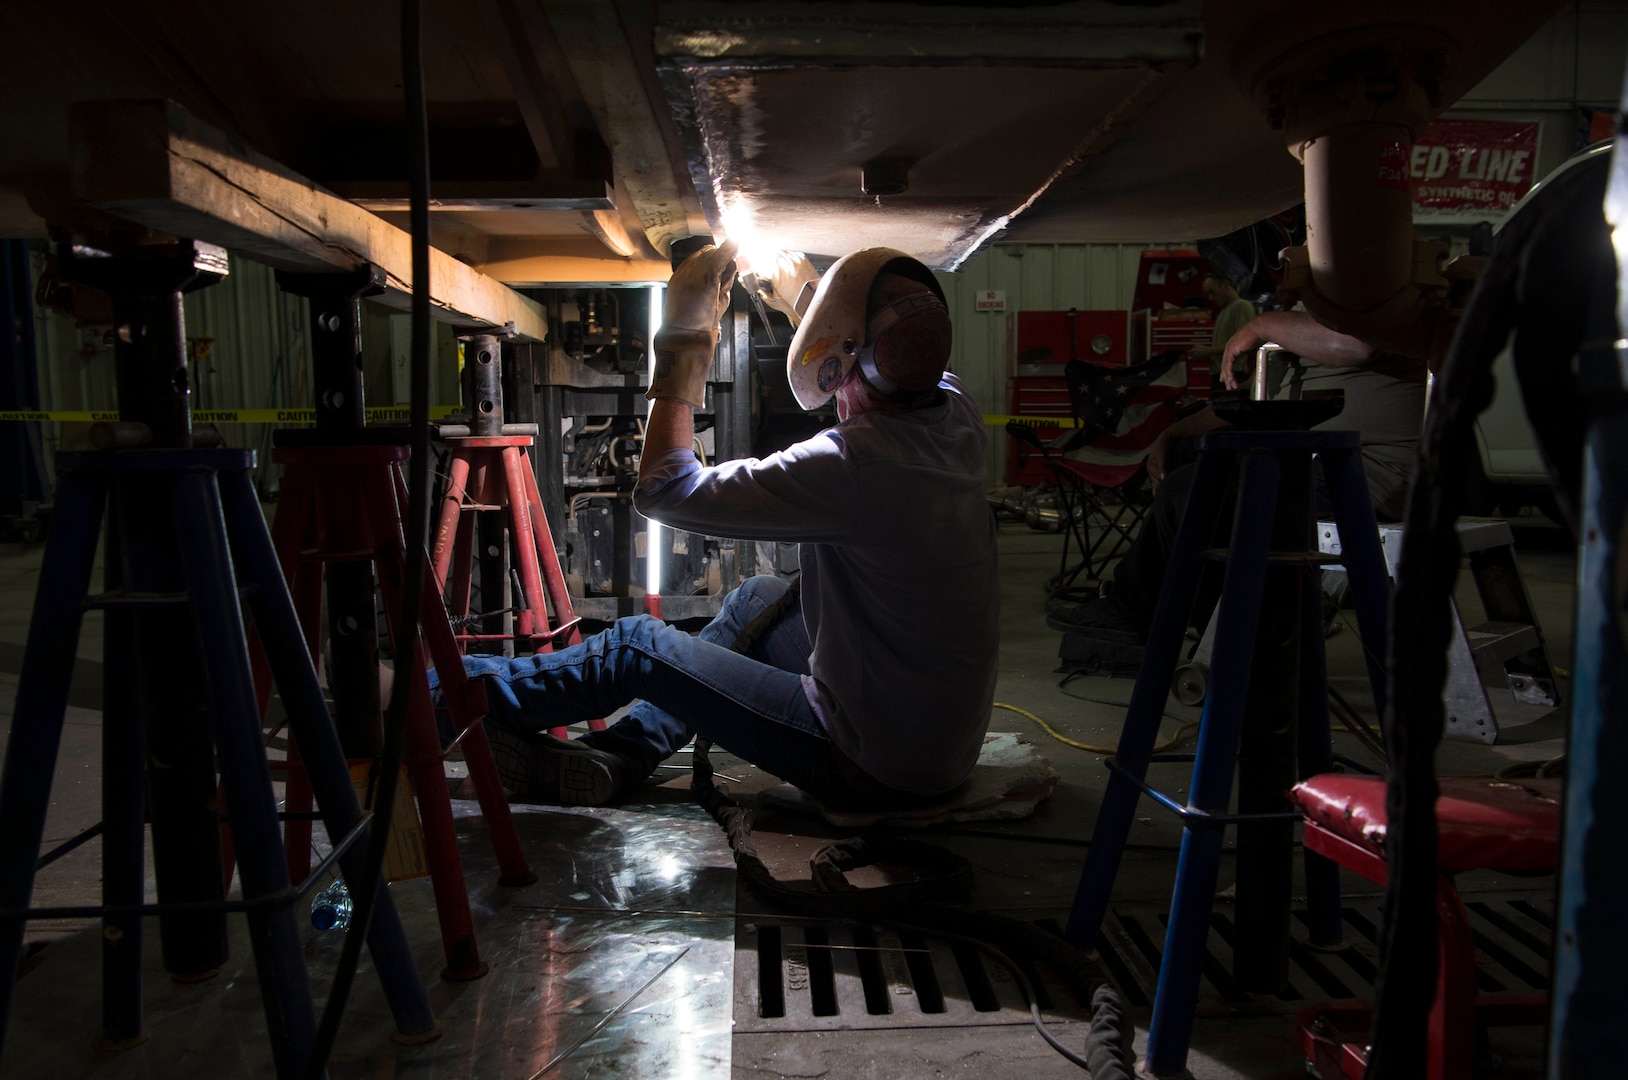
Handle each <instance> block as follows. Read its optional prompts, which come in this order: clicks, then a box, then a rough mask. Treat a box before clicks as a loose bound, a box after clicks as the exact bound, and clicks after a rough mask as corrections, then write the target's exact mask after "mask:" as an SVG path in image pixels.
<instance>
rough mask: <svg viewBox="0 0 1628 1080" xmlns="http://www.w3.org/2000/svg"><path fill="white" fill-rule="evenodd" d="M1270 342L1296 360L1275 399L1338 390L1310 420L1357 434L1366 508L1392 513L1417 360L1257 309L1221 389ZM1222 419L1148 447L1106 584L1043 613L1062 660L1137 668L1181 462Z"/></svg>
mask: <svg viewBox="0 0 1628 1080" xmlns="http://www.w3.org/2000/svg"><path fill="white" fill-rule="evenodd" d="M1269 341H1270V342H1275V343H1276V344H1279V345H1282V346H1283V347H1284V348H1285V349H1287V350H1288V351H1289V352H1292V353H1294V354H1296V355H1297V356H1298V357H1299V362H1298V364H1297V365H1296V367H1295V369H1294V370H1293V371H1292V373H1291V374H1290V375H1289V377H1288V378H1287V379H1286V380H1285V385H1284V386H1283V388H1282V389H1281V390H1280V391H1279V393H1278V395H1277V396H1278V397H1279V398H1288V397H1293V396H1297V395H1298V394H1300V393H1303V392H1306V391H1312V390H1341V391H1343V392H1344V394H1345V407H1344V408H1343V409H1342V410H1341V412H1340V414H1339V415H1338V416H1335V417H1334V418H1333V419H1331V420H1327V421H1325V422H1323V423H1321V424H1318V425H1316V427H1317V428H1321V429H1327V430H1331V431H1352V430H1354V431H1357V432H1358V433H1359V434H1360V435H1361V437H1362V465H1363V472H1364V474H1365V475H1366V477H1367V480H1368V495H1369V499H1370V500H1371V501H1372V503H1373V506H1374V514H1375V516H1376V517H1377V518H1378V519H1379V520H1380V521H1396V520H1399V519H1400V518H1401V516H1402V511H1403V509H1404V506H1405V500H1406V497H1407V486H1408V479H1409V476H1410V475H1411V472H1412V467H1413V454H1414V448H1415V446H1416V444H1417V442H1418V437H1419V428H1420V425H1421V422H1422V421H1423V419H1424V405H1425V386H1426V365H1425V362H1424V361H1423V360H1415V359H1411V358H1408V357H1403V356H1397V355H1395V354H1391V353H1382V352H1380V351H1379V350H1377V349H1375V348H1374V347H1373V346H1371V345H1368V344H1367V343H1366V342H1363V341H1359V340H1358V339H1356V338H1354V337H1351V336H1349V335H1347V334H1341V333H1338V332H1337V331H1334V330H1330V329H1329V328H1328V327H1326V326H1323V325H1322V324H1321V323H1319V322H1317V320H1316V319H1314V318H1312V316H1311V315H1309V314H1307V313H1305V312H1303V311H1271V312H1265V313H1263V314H1261V315H1258V316H1256V317H1255V318H1254V319H1253V320H1252V321H1251V322H1249V323H1248V324H1247V325H1246V326H1245V327H1244V328H1243V329H1242V330H1239V331H1238V332H1237V333H1235V334H1234V335H1233V336H1232V337H1231V338H1230V339H1229V340H1228V342H1227V346H1226V353H1225V360H1224V362H1223V365H1222V369H1221V374H1222V380H1223V382H1224V383H1225V385H1226V386H1227V388H1228V389H1237V387H1238V377H1237V367H1236V365H1238V364H1239V363H1240V362H1244V363H1245V364H1246V366H1247V362H1248V361H1249V360H1250V359H1251V358H1252V357H1254V355H1255V351H1256V349H1257V348H1259V347H1260V346H1261V345H1263V344H1265V343H1266V342H1269ZM1225 426H1226V422H1225V421H1224V420H1222V419H1221V418H1220V417H1219V416H1217V415H1216V414H1215V413H1214V412H1213V411H1212V410H1210V409H1209V408H1205V409H1204V410H1202V411H1201V412H1197V413H1194V414H1192V415H1191V416H1188V417H1185V418H1183V419H1182V420H1179V421H1177V422H1176V423H1175V424H1173V425H1171V426H1170V427H1169V428H1167V429H1166V430H1165V431H1164V432H1163V434H1161V435H1160V437H1159V439H1158V440H1157V441H1156V442H1155V444H1154V446H1153V447H1152V449H1151V450H1150V451H1149V453H1148V458H1147V471H1148V479H1149V481H1150V482H1151V483H1152V485H1153V489H1154V494H1153V505H1152V506H1151V507H1150V508H1149V511H1148V515H1147V522H1146V524H1144V525H1143V526H1142V530H1141V532H1139V533H1137V535H1136V539H1135V540H1134V541H1133V542H1132V543H1131V546H1130V548H1129V549H1128V550H1127V551H1126V553H1125V556H1124V557H1123V558H1122V559H1120V561H1119V563H1118V565H1116V566H1115V567H1114V575H1113V579H1112V581H1111V582H1110V583H1108V584H1109V586H1110V587H1108V588H1105V590H1104V595H1102V596H1100V597H1098V598H1096V599H1094V600H1088V601H1085V602H1084V603H1078V604H1068V605H1063V606H1059V607H1056V608H1054V609H1052V610H1049V611H1048V612H1047V615H1046V624H1047V625H1048V626H1050V627H1052V628H1053V629H1055V630H1061V631H1062V632H1063V633H1064V635H1065V638H1064V646H1063V659H1064V662H1065V664H1066V665H1067V666H1069V667H1071V668H1073V669H1075V670H1078V671H1081V672H1084V673H1087V674H1101V675H1115V676H1123V677H1127V678H1131V677H1134V676H1135V675H1136V673H1137V671H1138V669H1139V668H1140V666H1141V662H1142V653H1143V651H1144V646H1145V644H1146V641H1147V632H1148V628H1149V626H1150V625H1151V624H1152V622H1153V610H1154V607H1155V606H1156V605H1157V604H1158V602H1159V590H1160V588H1161V586H1162V585H1163V583H1164V573H1165V568H1166V566H1167V565H1168V564H1169V561H1170V551H1171V548H1172V547H1173V546H1174V545H1175V539H1176V530H1177V528H1178V527H1179V526H1180V525H1181V516H1182V510H1183V509H1184V508H1185V507H1186V505H1187V496H1188V493H1189V492H1190V491H1191V490H1192V483H1193V478H1194V476H1195V474H1196V472H1197V469H1196V467H1195V466H1194V465H1192V464H1190V462H1192V460H1193V456H1194V454H1195V452H1196V445H1195V440H1196V437H1197V436H1199V435H1203V434H1205V433H1206V432H1209V431H1215V430H1218V429H1220V428H1223V427H1225ZM1313 475H1314V477H1315V480H1316V499H1317V514H1318V518H1319V519H1320V520H1324V521H1326V520H1328V519H1329V518H1330V517H1331V516H1332V512H1333V510H1332V506H1331V505H1330V503H1329V501H1328V492H1327V487H1326V486H1325V484H1324V483H1323V476H1322V470H1321V468H1319V467H1317V466H1316V465H1315V464H1314V466H1313ZM1223 505H1224V506H1225V511H1224V513H1225V515H1226V520H1227V521H1230V520H1231V513H1232V508H1231V506H1230V505H1229V504H1228V502H1227V500H1223ZM1220 590H1221V582H1220V574H1219V573H1213V572H1207V573H1206V574H1205V575H1204V578H1203V579H1202V584H1201V585H1200V588H1199V595H1198V597H1197V599H1196V600H1195V602H1194V605H1193V613H1192V614H1193V617H1194V618H1195V619H1196V620H1197V621H1198V624H1199V625H1201V626H1202V625H1203V624H1204V623H1205V622H1207V621H1208V619H1209V613H1210V611H1212V610H1213V609H1214V607H1215V602H1216V599H1217V598H1218V597H1219V596H1220Z"/></svg>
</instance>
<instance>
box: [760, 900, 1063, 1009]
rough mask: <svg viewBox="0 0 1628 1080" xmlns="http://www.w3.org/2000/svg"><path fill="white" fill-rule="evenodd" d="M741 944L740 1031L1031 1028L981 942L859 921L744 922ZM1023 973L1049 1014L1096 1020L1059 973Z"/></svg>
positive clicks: (1009, 980)
mask: <svg viewBox="0 0 1628 1080" xmlns="http://www.w3.org/2000/svg"><path fill="white" fill-rule="evenodd" d="M735 943H736V944H735V948H736V957H735V1030H736V1031H743V1032H744V1031H807V1030H820V1029H827V1028H829V1029H838V1028H840V1029H844V1030H848V1029H867V1028H895V1027H969V1026H974V1025H981V1024H1027V1023H1029V1006H1028V1003H1027V1002H1026V1001H1025V1000H1024V997H1023V992H1022V990H1021V989H1020V988H1019V986H1018V983H1017V981H1016V980H1015V979H1014V978H1013V977H1012V974H1011V972H1010V971H1008V970H1007V969H1006V967H1005V966H1004V965H1001V964H998V963H996V962H994V961H993V960H991V959H990V958H989V957H988V956H987V955H986V954H984V953H983V952H982V951H981V950H979V949H977V948H975V947H974V946H972V945H966V944H962V943H959V942H949V941H943V940H940V939H937V938H934V937H931V936H929V935H921V934H916V933H913V932H910V931H895V930H891V929H886V928H880V927H872V926H866V925H856V924H851V923H829V924H827V923H821V924H799V923H793V922H786V923H776V922H768V921H763V920H758V921H753V922H745V921H743V922H741V923H740V924H739V926H738V928H737V932H736V937H735ZM1023 972H1024V976H1025V977H1026V978H1028V979H1029V981H1030V983H1031V984H1032V985H1033V986H1034V987H1035V989H1036V993H1037V996H1038V997H1039V999H1040V1007H1041V1010H1042V1011H1043V1012H1044V1013H1045V1014H1046V1015H1047V1016H1048V1017H1052V1018H1055V1019H1058V1020H1084V1019H1087V1018H1088V1017H1089V1013H1088V1011H1087V1010H1086V1009H1084V1008H1082V1007H1081V1006H1080V1004H1079V1003H1078V1002H1076V1001H1075V1000H1074V997H1073V995H1072V994H1070V993H1069V991H1068V989H1067V987H1065V986H1063V985H1062V983H1061V982H1060V981H1059V980H1056V979H1055V978H1054V977H1053V976H1052V974H1051V973H1050V972H1036V971H1035V970H1033V969H1032V968H1031V967H1030V966H1028V965H1025V966H1024V968H1023Z"/></svg>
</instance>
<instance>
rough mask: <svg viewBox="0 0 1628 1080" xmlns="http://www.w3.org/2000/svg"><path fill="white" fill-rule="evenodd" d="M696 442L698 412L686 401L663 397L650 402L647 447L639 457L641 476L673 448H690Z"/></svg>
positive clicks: (645, 437) (645, 440) (646, 427)
mask: <svg viewBox="0 0 1628 1080" xmlns="http://www.w3.org/2000/svg"><path fill="white" fill-rule="evenodd" d="M694 445H695V413H694V412H693V411H692V410H691V409H690V407H689V406H688V405H686V404H684V403H683V402H682V401H673V400H669V399H666V398H660V399H657V400H655V401H652V402H651V403H650V416H649V418H648V419H647V420H646V421H645V425H644V451H643V452H642V453H641V455H640V457H639V479H641V480H642V479H644V472H645V469H646V468H648V467H649V466H650V463H651V462H654V461H655V460H656V459H657V458H659V457H661V456H662V455H663V454H665V453H666V452H667V451H669V450H679V449H682V450H689V449H691V448H692V447H693V446H694Z"/></svg>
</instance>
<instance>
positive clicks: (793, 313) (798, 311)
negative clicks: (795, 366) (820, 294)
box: [751, 251, 820, 326]
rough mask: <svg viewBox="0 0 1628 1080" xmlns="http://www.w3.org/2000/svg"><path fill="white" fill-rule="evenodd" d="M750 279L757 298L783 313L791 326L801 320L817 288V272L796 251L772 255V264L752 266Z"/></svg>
mask: <svg viewBox="0 0 1628 1080" xmlns="http://www.w3.org/2000/svg"><path fill="white" fill-rule="evenodd" d="M751 273H752V278H753V281H754V283H755V287H756V289H757V294H758V296H760V297H762V298H763V302H764V303H765V304H768V305H769V306H770V307H772V308H774V309H775V310H776V311H780V312H784V313H785V315H786V318H788V319H790V320H791V325H793V326H796V325H797V324H798V323H800V322H802V321H803V312H805V311H807V310H808V305H809V304H810V303H812V302H813V300H814V290H815V289H817V288H819V285H820V272H819V271H818V270H816V269H814V264H813V263H811V262H809V261H808V256H807V255H804V254H803V253H802V252H800V251H781V252H776V253H775V257H774V262H773V263H771V264H769V265H767V266H753V267H752V271H751Z"/></svg>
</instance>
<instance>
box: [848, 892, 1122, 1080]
mask: <svg viewBox="0 0 1628 1080" xmlns="http://www.w3.org/2000/svg"><path fill="white" fill-rule="evenodd" d="M960 914H962V915H964V916H965V917H967V918H974V919H977V920H979V921H980V922H981V923H982V924H983V925H982V926H981V927H980V930H979V932H978V933H958V932H956V931H954V930H950V929H947V928H946V927H945V925H944V922H945V920H944V919H943V918H930V919H929V920H928V921H927V922H925V923H917V922H910V921H903V922H901V921H898V920H895V919H884V920H878V921H880V922H883V923H885V925H887V926H888V927H890V928H892V929H895V930H907V931H911V932H914V933H918V934H923V935H927V936H931V937H936V938H942V939H944V940H947V941H954V942H960V943H961V944H963V945H967V946H970V947H972V948H974V949H977V950H978V951H979V952H981V953H983V954H984V955H985V956H988V957H989V958H990V959H991V960H994V961H995V962H996V963H998V964H1000V965H1001V966H1002V967H1004V968H1005V969H1006V970H1007V971H1008V972H1010V973H1011V976H1012V981H1013V982H1014V983H1015V984H1016V985H1017V988H1018V990H1019V991H1020V992H1021V993H1022V994H1023V999H1024V1001H1025V1002H1026V1003H1027V1004H1028V1006H1029V1022H1030V1023H1031V1024H1033V1025H1034V1029H1035V1031H1036V1032H1037V1033H1038V1034H1039V1035H1040V1037H1041V1038H1042V1039H1044V1040H1045V1041H1046V1044H1047V1045H1049V1046H1050V1047H1051V1048H1052V1049H1053V1050H1055V1051H1057V1052H1058V1053H1059V1054H1061V1055H1062V1056H1063V1057H1064V1058H1065V1059H1067V1060H1068V1061H1069V1062H1070V1063H1071V1064H1074V1065H1078V1066H1079V1067H1080V1068H1082V1069H1084V1070H1085V1071H1086V1072H1087V1073H1089V1074H1090V1075H1091V1076H1092V1077H1094V1078H1095V1080H1131V1078H1132V1076H1133V1069H1134V1065H1135V1062H1134V1061H1133V1060H1132V1054H1133V1053H1134V1049H1133V1047H1132V1042H1133V1040H1134V1038H1135V1035H1136V1031H1135V1029H1134V1028H1133V1027H1132V1025H1131V1024H1130V1022H1129V1021H1128V1020H1126V1018H1125V1009H1124V1005H1123V1004H1122V1003H1121V1001H1120V998H1119V991H1118V989H1117V988H1115V986H1114V984H1113V983H1112V982H1109V981H1108V980H1107V978H1106V977H1103V976H1102V975H1101V972H1100V971H1099V970H1098V969H1096V967H1095V965H1094V964H1091V963H1090V962H1087V971H1088V972H1089V973H1090V974H1091V975H1095V976H1097V978H1096V979H1094V980H1093V981H1091V982H1090V983H1089V984H1088V985H1082V984H1081V981H1080V979H1079V978H1077V977H1076V978H1075V979H1073V980H1070V979H1069V978H1068V976H1067V975H1066V974H1065V975H1064V981H1065V982H1068V983H1069V990H1070V992H1072V993H1073V994H1074V995H1075V996H1076V997H1077V998H1078V999H1079V1001H1080V1003H1081V1004H1082V1005H1085V1006H1086V1007H1087V1008H1088V1009H1089V1010H1090V1013H1091V1022H1090V1024H1089V1025H1088V1027H1087V1029H1086V1035H1085V1053H1084V1054H1083V1055H1081V1054H1079V1053H1076V1052H1075V1051H1074V1050H1073V1049H1071V1048H1070V1047H1069V1046H1067V1045H1066V1044H1065V1043H1064V1042H1063V1041H1062V1040H1061V1039H1059V1038H1058V1037H1057V1036H1056V1034H1055V1033H1053V1032H1052V1030H1051V1028H1050V1027H1048V1026H1047V1025H1046V1021H1045V1018H1044V1017H1043V1016H1041V1014H1040V998H1039V995H1038V994H1036V993H1035V989H1034V984H1033V983H1032V982H1030V981H1029V976H1028V974H1027V973H1026V972H1025V971H1024V970H1023V965H1021V964H1019V963H1018V962H1017V961H1016V960H1014V959H1013V958H1012V956H1011V953H1010V952H1009V951H1008V948H1007V946H1005V945H996V944H993V943H991V942H990V941H989V940H988V939H987V932H988V929H987V928H988V924H987V922H986V921H985V920H988V919H989V918H991V916H988V915H986V914H984V913H977V914H974V913H970V912H968V913H960ZM994 918H995V919H996V920H997V921H998V922H999V923H1004V924H1006V925H1005V926H1004V927H1003V928H1002V929H1003V930H1004V931H1005V934H1006V936H1008V937H1010V936H1011V935H1012V934H1013V933H1014V932H1021V929H1024V928H1026V929H1029V930H1033V929H1034V928H1032V927H1029V925H1028V924H1027V923H1020V922H1018V921H1017V920H1015V919H1001V918H1000V917H999V916H995V917H994ZM1034 933H1035V934H1037V935H1040V937H1039V940H1037V941H1033V942H1025V943H1024V944H1025V946H1026V947H1025V948H1024V950H1023V951H1025V952H1028V953H1031V954H1033V955H1037V956H1043V955H1045V954H1047V953H1050V952H1052V951H1054V950H1061V951H1062V952H1064V953H1067V952H1069V951H1070V950H1071V949H1072V947H1071V946H1070V945H1069V944H1068V943H1067V942H1066V941H1063V940H1062V939H1061V938H1058V937H1055V936H1054V935H1051V934H1047V933H1045V932H1044V931H1039V930H1034ZM1078 955H1080V956H1083V955H1084V954H1078Z"/></svg>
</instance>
